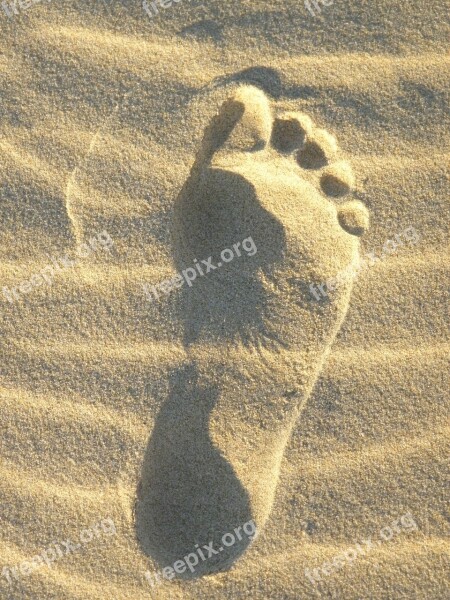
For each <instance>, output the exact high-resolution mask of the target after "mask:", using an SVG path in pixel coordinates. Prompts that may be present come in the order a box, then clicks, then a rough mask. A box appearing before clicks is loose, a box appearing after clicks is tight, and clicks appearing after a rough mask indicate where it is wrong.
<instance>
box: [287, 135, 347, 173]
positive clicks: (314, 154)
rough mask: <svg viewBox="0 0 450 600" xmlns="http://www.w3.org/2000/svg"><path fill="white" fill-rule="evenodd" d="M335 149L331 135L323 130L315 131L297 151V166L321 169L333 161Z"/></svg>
mask: <svg viewBox="0 0 450 600" xmlns="http://www.w3.org/2000/svg"><path fill="white" fill-rule="evenodd" d="M337 149H338V146H337V142H336V139H335V138H334V137H333V136H332V135H331V133H328V131H326V130H325V129H316V130H315V131H314V133H313V134H312V135H311V136H308V139H307V141H306V144H305V145H304V146H303V148H301V149H300V150H299V152H298V155H297V161H298V164H299V165H300V166H301V167H303V168H304V169H321V168H322V167H324V166H325V165H327V164H328V163H329V162H330V161H332V160H333V159H334V157H335V156H336V153H337Z"/></svg>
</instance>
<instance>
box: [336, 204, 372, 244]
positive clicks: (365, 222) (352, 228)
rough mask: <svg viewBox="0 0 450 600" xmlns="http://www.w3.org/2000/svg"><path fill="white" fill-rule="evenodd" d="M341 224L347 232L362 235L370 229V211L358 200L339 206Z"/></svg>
mask: <svg viewBox="0 0 450 600" xmlns="http://www.w3.org/2000/svg"><path fill="white" fill-rule="evenodd" d="M337 210H338V219H339V224H340V226H341V227H342V229H344V230H345V231H346V232H347V233H351V234H352V235H357V236H361V235H363V234H364V233H365V232H366V231H367V230H368V229H369V221H370V218H369V211H368V210H367V208H366V207H365V206H364V204H361V202H358V201H357V200H352V201H350V202H345V203H344V204H341V205H340V206H338V209H337Z"/></svg>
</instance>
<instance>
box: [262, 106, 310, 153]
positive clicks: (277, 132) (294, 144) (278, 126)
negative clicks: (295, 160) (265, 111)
mask: <svg viewBox="0 0 450 600" xmlns="http://www.w3.org/2000/svg"><path fill="white" fill-rule="evenodd" d="M312 128H313V122H312V120H311V118H310V117H308V115H304V114H302V113H286V114H284V115H281V116H280V117H277V118H276V119H275V121H274V124H273V130H272V140H271V141H272V146H273V147H274V148H276V149H277V150H278V151H279V152H283V153H290V152H293V151H294V150H297V148H301V147H302V146H303V144H304V142H305V139H306V136H307V135H310V133H311V131H312Z"/></svg>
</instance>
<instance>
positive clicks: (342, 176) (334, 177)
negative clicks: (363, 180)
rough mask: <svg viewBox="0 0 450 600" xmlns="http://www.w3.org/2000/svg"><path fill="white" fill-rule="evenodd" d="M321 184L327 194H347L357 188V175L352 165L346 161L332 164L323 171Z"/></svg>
mask: <svg viewBox="0 0 450 600" xmlns="http://www.w3.org/2000/svg"><path fill="white" fill-rule="evenodd" d="M320 185H321V187H322V191H323V192H324V194H326V195H327V196H333V197H334V198H339V197H341V196H346V195H347V194H348V193H350V192H351V191H352V190H353V189H355V176H354V175H353V171H352V168H351V166H350V165H349V164H348V163H347V162H345V161H342V162H338V163H335V164H333V165H331V166H330V167H328V168H327V169H325V171H324V172H323V174H322V177H321V178H320Z"/></svg>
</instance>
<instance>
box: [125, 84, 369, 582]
mask: <svg viewBox="0 0 450 600" xmlns="http://www.w3.org/2000/svg"><path fill="white" fill-rule="evenodd" d="M338 156H339V151H338V147H337V143H336V141H335V139H334V137H333V136H332V135H330V134H329V133H328V132H327V131H325V130H323V129H319V128H317V127H315V125H314V123H313V122H312V120H311V119H310V118H309V117H308V116H307V115H304V114H302V113H295V112H291V113H287V114H279V115H277V116H273V115H272V110H271V108H270V105H269V102H268V100H267V98H266V96H265V95H264V94H263V93H262V92H261V91H260V90H258V89H256V88H254V87H247V86H243V87H240V88H238V89H237V91H236V92H235V94H234V96H233V97H231V98H230V99H228V100H227V101H226V102H225V103H224V104H223V106H222V107H221V109H220V111H219V113H218V115H217V116H216V117H214V118H213V119H212V122H211V123H210V125H209V126H208V127H207V129H206V131H205V135H204V138H203V142H202V146H201V148H200V150H199V152H198V155H197V157H196V160H195V162H194V165H193V167H192V170H191V173H190V176H189V178H188V180H187V181H186V183H185V185H184V187H183V189H182V191H181V192H180V194H179V197H178V198H177V201H176V206H175V216H174V225H173V240H174V247H175V262H176V264H177V270H178V271H181V270H182V269H184V268H186V267H189V266H192V264H193V261H194V259H201V258H204V257H208V256H212V257H214V259H215V262H216V264H217V262H218V260H217V258H218V257H219V256H220V253H221V252H222V250H224V249H225V248H233V245H234V244H235V243H236V242H240V241H242V240H244V239H246V238H248V237H251V238H252V240H253V242H254V244H255V246H256V248H257V252H256V253H255V254H254V255H253V256H251V257H250V256H247V257H245V256H243V257H241V258H239V259H235V260H234V261H232V262H230V263H228V264H227V265H223V266H222V267H221V268H220V269H216V270H215V271H214V272H212V273H210V274H209V275H208V276H207V277H202V278H198V279H197V280H196V282H195V285H193V286H192V287H189V288H188V287H187V286H185V287H184V288H183V290H182V291H181V292H180V302H179V310H180V313H181V315H182V317H183V320H184V323H185V329H184V344H185V348H186V354H187V356H188V360H189V364H188V365H185V366H184V367H183V369H180V370H179V371H177V372H175V373H174V374H173V380H172V382H171V393H170V395H169V398H168V400H167V401H166V403H165V405H163V407H162V409H161V411H160V413H159V415H158V418H157V421H156V424H155V428H154V430H153V432H152V435H151V438H150V442H149V446H148V449H147V454H146V458H145V461H144V467H143V471H142V477H141V482H140V486H139V491H138V499H137V504H136V520H137V521H136V522H137V533H138V538H139V540H140V542H141V545H142V547H143V549H144V550H145V551H146V552H147V553H148V554H150V555H151V556H152V557H153V558H154V559H155V560H156V561H157V562H158V563H159V564H161V565H162V566H167V565H172V564H173V563H174V562H175V561H177V560H183V557H184V556H186V555H188V554H189V553H195V552H196V551H197V548H198V547H200V548H201V547H202V546H203V545H210V544H211V543H213V547H214V548H215V549H218V548H219V547H221V546H223V543H222V536H223V535H224V534H226V533H233V532H234V531H235V530H236V528H239V527H241V526H242V525H243V524H245V523H247V522H248V521H250V520H253V521H254V523H255V524H256V527H257V528H258V532H260V531H261V528H262V527H263V526H264V523H265V522H266V521H267V519H268V517H269V514H270V512H271V508H272V505H273V501H274V495H275V489H276V485H277V480H278V475H279V471H280V463H281V460H282V457H283V453H284V449H285V446H286V444H287V442H288V440H289V436H290V433H291V430H292V428H293V426H294V424H295V421H296V419H297V418H298V416H299V414H300V411H301V409H302V407H303V405H304V403H305V401H306V400H307V398H308V396H309V395H310V393H311V390H312V387H313V385H314V383H315V381H316V379H317V376H318V374H319V372H320V369H321V367H322V365H323V362H324V360H325V358H326V356H327V353H328V352H329V349H330V346H331V344H332V342H333V340H334V338H335V336H336V334H337V332H338V330H339V328H340V326H341V324H342V321H343V319H344V316H345V313H346V310H347V306H348V302H349V296H350V292H351V285H352V282H351V281H348V280H347V281H346V282H345V283H344V284H343V285H341V286H339V288H338V289H336V291H335V292H332V293H330V297H329V302H327V303H320V302H317V301H315V300H314V299H313V298H312V297H311V294H310V292H309V285H310V283H314V282H323V281H326V280H327V279H330V278H331V277H333V276H335V274H336V273H338V272H340V271H342V270H343V269H344V268H345V267H346V266H348V265H349V264H350V263H352V262H353V261H355V262H356V261H357V259H358V253H359V239H358V236H360V235H361V234H362V233H363V232H364V231H365V230H366V229H367V227H368V213H367V210H366V208H365V207H364V206H363V205H362V204H360V203H358V202H353V201H350V202H343V201H341V197H342V196H344V195H346V194H348V193H349V192H351V191H352V189H353V188H354V185H355V184H354V177H353V174H352V170H351V168H350V166H349V165H348V164H347V163H346V162H343V161H341V160H338ZM299 468H300V469H301V465H300V466H299ZM274 518H275V517H274ZM235 537H236V536H235ZM227 539H229V538H227ZM249 544H250V539H249V538H248V537H246V536H244V537H243V539H241V540H238V539H236V542H235V543H234V544H233V545H231V546H230V547H226V548H223V551H222V552H220V553H219V552H217V553H216V554H213V555H212V556H210V557H209V558H207V559H206V560H203V559H202V560H199V562H198V564H197V565H196V566H195V570H194V572H192V570H186V571H185V572H184V573H183V574H179V575H178V576H179V577H189V578H192V577H198V576H201V575H204V574H207V573H214V572H218V571H223V570H226V569H227V568H229V567H230V566H231V565H232V564H233V563H234V562H235V561H236V559H237V558H238V557H239V556H241V555H242V554H243V553H244V552H245V549H246V548H247V547H248V545H249Z"/></svg>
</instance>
